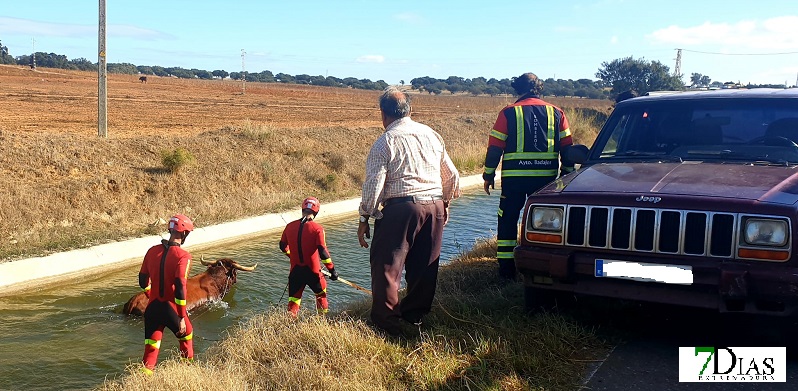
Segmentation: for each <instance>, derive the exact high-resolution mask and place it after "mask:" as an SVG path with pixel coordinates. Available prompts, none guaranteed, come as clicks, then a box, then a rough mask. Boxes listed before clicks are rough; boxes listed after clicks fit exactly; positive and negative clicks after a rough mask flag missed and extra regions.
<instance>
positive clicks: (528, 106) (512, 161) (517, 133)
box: [483, 94, 574, 183]
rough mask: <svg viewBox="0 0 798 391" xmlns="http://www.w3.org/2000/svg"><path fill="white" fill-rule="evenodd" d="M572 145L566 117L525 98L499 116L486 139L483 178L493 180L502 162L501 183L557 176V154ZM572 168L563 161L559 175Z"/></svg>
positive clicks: (555, 109) (560, 111)
mask: <svg viewBox="0 0 798 391" xmlns="http://www.w3.org/2000/svg"><path fill="white" fill-rule="evenodd" d="M572 143H573V141H572V140H571V130H570V129H569V125H568V119H567V118H566V117H565V113H564V112H563V111H562V110H561V109H560V108H559V107H556V106H553V105H551V104H549V103H547V102H545V101H543V100H541V99H540V97H538V96H535V95H530V94H527V95H524V96H522V97H521V98H519V99H518V100H517V101H516V102H515V103H513V104H511V105H509V106H507V107H505V108H504V109H502V111H501V112H500V113H499V117H498V118H497V119H496V123H495V124H494V125H493V130H491V132H490V137H489V138H488V152H487V154H486V155H485V172H484V174H483V178H485V179H486V180H493V177H494V175H495V172H496V168H497V167H498V166H499V161H502V170H501V173H502V182H503V183H504V182H505V181H507V180H508V179H509V180H510V181H512V180H514V178H519V179H523V178H530V177H537V178H541V179H542V178H544V177H547V178H550V179H554V178H556V177H557V175H558V169H560V164H559V159H558V158H559V153H560V151H561V149H562V148H563V147H566V146H569V145H571V144H572ZM573 169H574V164H573V163H572V162H568V161H566V160H565V159H563V161H562V169H561V170H559V171H560V172H561V173H562V174H565V173H568V172H571V171H573Z"/></svg>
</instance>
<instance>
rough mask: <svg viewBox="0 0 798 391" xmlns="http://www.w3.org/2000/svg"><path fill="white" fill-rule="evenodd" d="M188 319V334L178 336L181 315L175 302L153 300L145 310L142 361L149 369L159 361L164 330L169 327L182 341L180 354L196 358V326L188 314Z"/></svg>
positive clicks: (186, 319) (186, 318)
mask: <svg viewBox="0 0 798 391" xmlns="http://www.w3.org/2000/svg"><path fill="white" fill-rule="evenodd" d="M184 319H185V321H186V335H185V336H182V337H177V332H178V331H180V316H179V315H177V309H176V308H175V304H174V303H170V302H165V301H159V300H152V301H151V302H150V303H149V304H148V305H147V309H146V310H144V358H143V359H142V362H143V363H144V366H145V367H146V368H148V369H153V368H155V363H156V362H157V361H158V352H159V351H160V349H161V340H162V339H163V330H164V328H166V327H168V328H169V330H171V331H172V333H174V334H175V336H176V337H177V339H178V340H179V341H180V343H179V345H180V355H181V356H182V357H184V358H192V359H193V358H194V341H193V340H192V338H193V334H194V327H193V326H192V325H191V320H189V319H188V316H186V317H185V318H184Z"/></svg>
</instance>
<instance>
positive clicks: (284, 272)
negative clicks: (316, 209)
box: [0, 189, 499, 390]
mask: <svg viewBox="0 0 798 391" xmlns="http://www.w3.org/2000/svg"><path fill="white" fill-rule="evenodd" d="M498 202H499V199H498V191H494V192H492V194H491V195H490V196H488V195H486V194H485V193H484V192H483V191H482V190H481V189H472V190H469V191H467V192H466V194H464V195H463V197H462V198H460V199H458V200H457V201H455V202H453V203H452V206H451V219H450V222H449V224H448V225H447V226H446V229H445V230H444V240H443V250H442V255H441V261H442V264H445V263H447V262H448V261H449V260H451V259H452V258H454V257H456V256H457V255H458V254H460V253H462V252H465V251H468V250H469V249H470V248H471V247H472V246H473V244H474V243H475V241H476V240H477V239H480V238H489V237H491V236H493V235H494V234H495V226H496V217H495V216H496V210H497V207H498ZM323 207H324V206H323V205H322V208H323ZM299 217H300V216H297V218H299ZM321 223H322V224H323V225H324V227H325V230H326V232H327V243H328V246H329V249H330V253H331V255H332V259H333V261H334V262H335V265H336V270H338V272H339V273H340V275H341V277H343V278H345V279H347V280H349V281H352V282H354V283H356V284H359V285H361V286H364V287H367V288H369V287H370V285H371V282H370V278H369V266H368V265H369V262H368V249H365V248H361V247H360V245H359V244H358V241H357V220H356V219H355V218H352V219H346V220H340V221H328V222H325V221H321ZM372 228H373V226H372ZM279 239H280V233H279V232H277V233H273V234H269V235H265V236H262V237H258V238H255V239H249V240H246V241H242V242H239V243H233V244H227V245H224V246H222V247H218V248H212V249H208V250H205V251H202V252H194V253H193V255H194V258H195V259H199V256H200V255H204V256H205V259H206V260H215V259H217V258H223V257H228V258H233V259H235V260H236V261H238V262H239V263H240V264H242V265H251V264H254V263H257V264H258V267H257V269H256V270H255V271H253V272H251V273H250V272H239V274H238V284H236V286H235V287H234V288H233V289H232V290H231V291H230V293H228V295H227V296H226V297H225V299H224V301H222V302H217V303H211V304H209V305H206V306H203V307H200V308H197V309H195V310H194V311H192V312H191V319H192V323H193V324H194V347H195V350H196V352H197V353H198V354H197V358H198V359H202V353H203V352H204V351H205V350H206V349H207V348H208V347H210V346H211V345H212V344H213V343H215V341H218V340H219V339H222V338H224V336H225V335H226V331H227V330H228V329H230V328H231V327H232V326H235V325H237V324H239V323H240V322H242V321H245V320H246V319H248V318H249V317H251V316H253V315H255V314H258V313H262V312H264V311H266V310H268V309H269V308H271V307H272V306H277V305H279V306H285V305H287V299H288V298H287V294H285V295H284V294H283V292H284V290H285V287H286V283H287V281H288V269H289V264H288V259H287V258H286V257H285V256H284V255H283V254H282V253H281V252H280V250H279V249H278V247H277V243H278V241H279ZM189 240H191V238H190V237H189ZM153 244H155V243H153ZM141 256H142V257H143V256H144V254H141ZM138 268H139V265H132V266H131V267H129V268H125V269H123V270H118V271H114V272H112V273H109V274H105V275H101V276H97V277H92V278H90V279H81V280H76V281H75V282H74V283H68V284H62V285H59V286H55V287H48V288H45V289H41V290H38V291H31V292H28V293H26V294H24V295H20V296H10V297H0V338H2V342H0V390H68V389H90V388H93V387H96V386H98V385H100V384H102V382H103V381H104V380H105V379H106V377H107V378H113V377H114V376H117V375H119V374H120V373H122V372H123V371H124V368H125V366H127V365H128V364H131V363H137V362H139V361H140V360H141V355H142V353H143V352H144V344H143V342H144V341H143V340H144V323H143V321H142V320H141V319H140V318H129V317H126V316H124V315H122V314H121V310H122V306H123V305H124V303H125V302H126V301H127V300H128V299H129V298H130V297H131V296H132V295H133V294H135V293H137V292H138V277H137V276H138ZM203 269H204V268H203V267H202V266H201V265H200V263H199V262H193V266H192V270H191V273H190V274H191V275H194V274H197V273H200V272H202V271H203ZM327 290H328V295H329V300H330V308H331V310H333V311H335V310H336V309H339V308H342V306H344V305H345V304H346V303H347V302H349V301H352V300H356V299H362V298H364V297H367V296H366V294H365V293H363V292H360V291H358V290H355V289H353V288H351V287H349V286H347V285H344V284H342V283H337V282H335V281H328V288H327ZM308 292H310V291H309V290H308V289H306V290H305V295H304V300H302V308H303V310H306V311H308V312H307V313H310V311H313V312H315V309H314V308H313V306H314V300H313V299H312V298H313V295H312V292H310V293H308ZM176 349H177V343H176V341H175V338H174V336H173V335H172V334H171V333H169V332H168V330H167V333H166V335H165V338H164V340H163V343H162V344H161V355H160V357H159V359H160V360H162V359H164V358H165V357H169V356H171V355H173V354H174V350H176Z"/></svg>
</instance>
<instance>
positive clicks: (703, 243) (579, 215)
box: [565, 205, 737, 257]
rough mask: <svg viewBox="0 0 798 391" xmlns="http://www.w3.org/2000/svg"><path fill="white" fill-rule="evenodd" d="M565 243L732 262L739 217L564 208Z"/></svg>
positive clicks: (705, 213)
mask: <svg viewBox="0 0 798 391" xmlns="http://www.w3.org/2000/svg"><path fill="white" fill-rule="evenodd" d="M567 216H568V217H567V222H566V226H565V244H566V245H571V246H584V247H592V248H609V249H615V250H633V251H643V252H652V253H663V254H684V255H697V256H712V257H731V256H732V254H733V251H734V244H735V237H736V232H735V227H737V221H736V220H737V215H735V214H730V213H715V212H702V211H679V210H665V209H647V208H622V207H605V206H573V205H572V206H568V212H567Z"/></svg>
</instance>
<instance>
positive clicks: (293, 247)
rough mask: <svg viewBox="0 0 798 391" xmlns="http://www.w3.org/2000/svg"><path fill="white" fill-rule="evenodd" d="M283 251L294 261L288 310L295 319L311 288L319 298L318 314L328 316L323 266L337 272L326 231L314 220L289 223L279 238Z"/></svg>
mask: <svg viewBox="0 0 798 391" xmlns="http://www.w3.org/2000/svg"><path fill="white" fill-rule="evenodd" d="M280 250H281V251H282V252H283V253H284V254H285V255H287V256H288V257H289V258H290V259H291V271H290V272H289V273H288V293H289V295H290V296H289V297H288V310H289V311H291V313H292V314H294V315H296V314H297V312H299V308H300V304H301V303H302V291H304V290H305V286H306V285H307V286H309V287H310V289H311V290H313V293H314V294H315V295H316V310H317V311H318V313H320V314H324V313H326V312H327V281H326V280H325V279H324V275H322V274H321V264H322V263H323V264H324V266H325V267H326V268H327V270H330V271H332V270H334V267H335V266H334V265H333V262H332V259H330V252H329V251H328V250H327V243H326V242H325V238H324V228H323V227H322V226H321V225H320V224H319V223H317V222H315V221H313V220H311V219H305V218H302V219H299V220H295V221H292V222H290V223H288V225H287V226H286V227H285V230H283V236H282V237H281V238H280Z"/></svg>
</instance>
